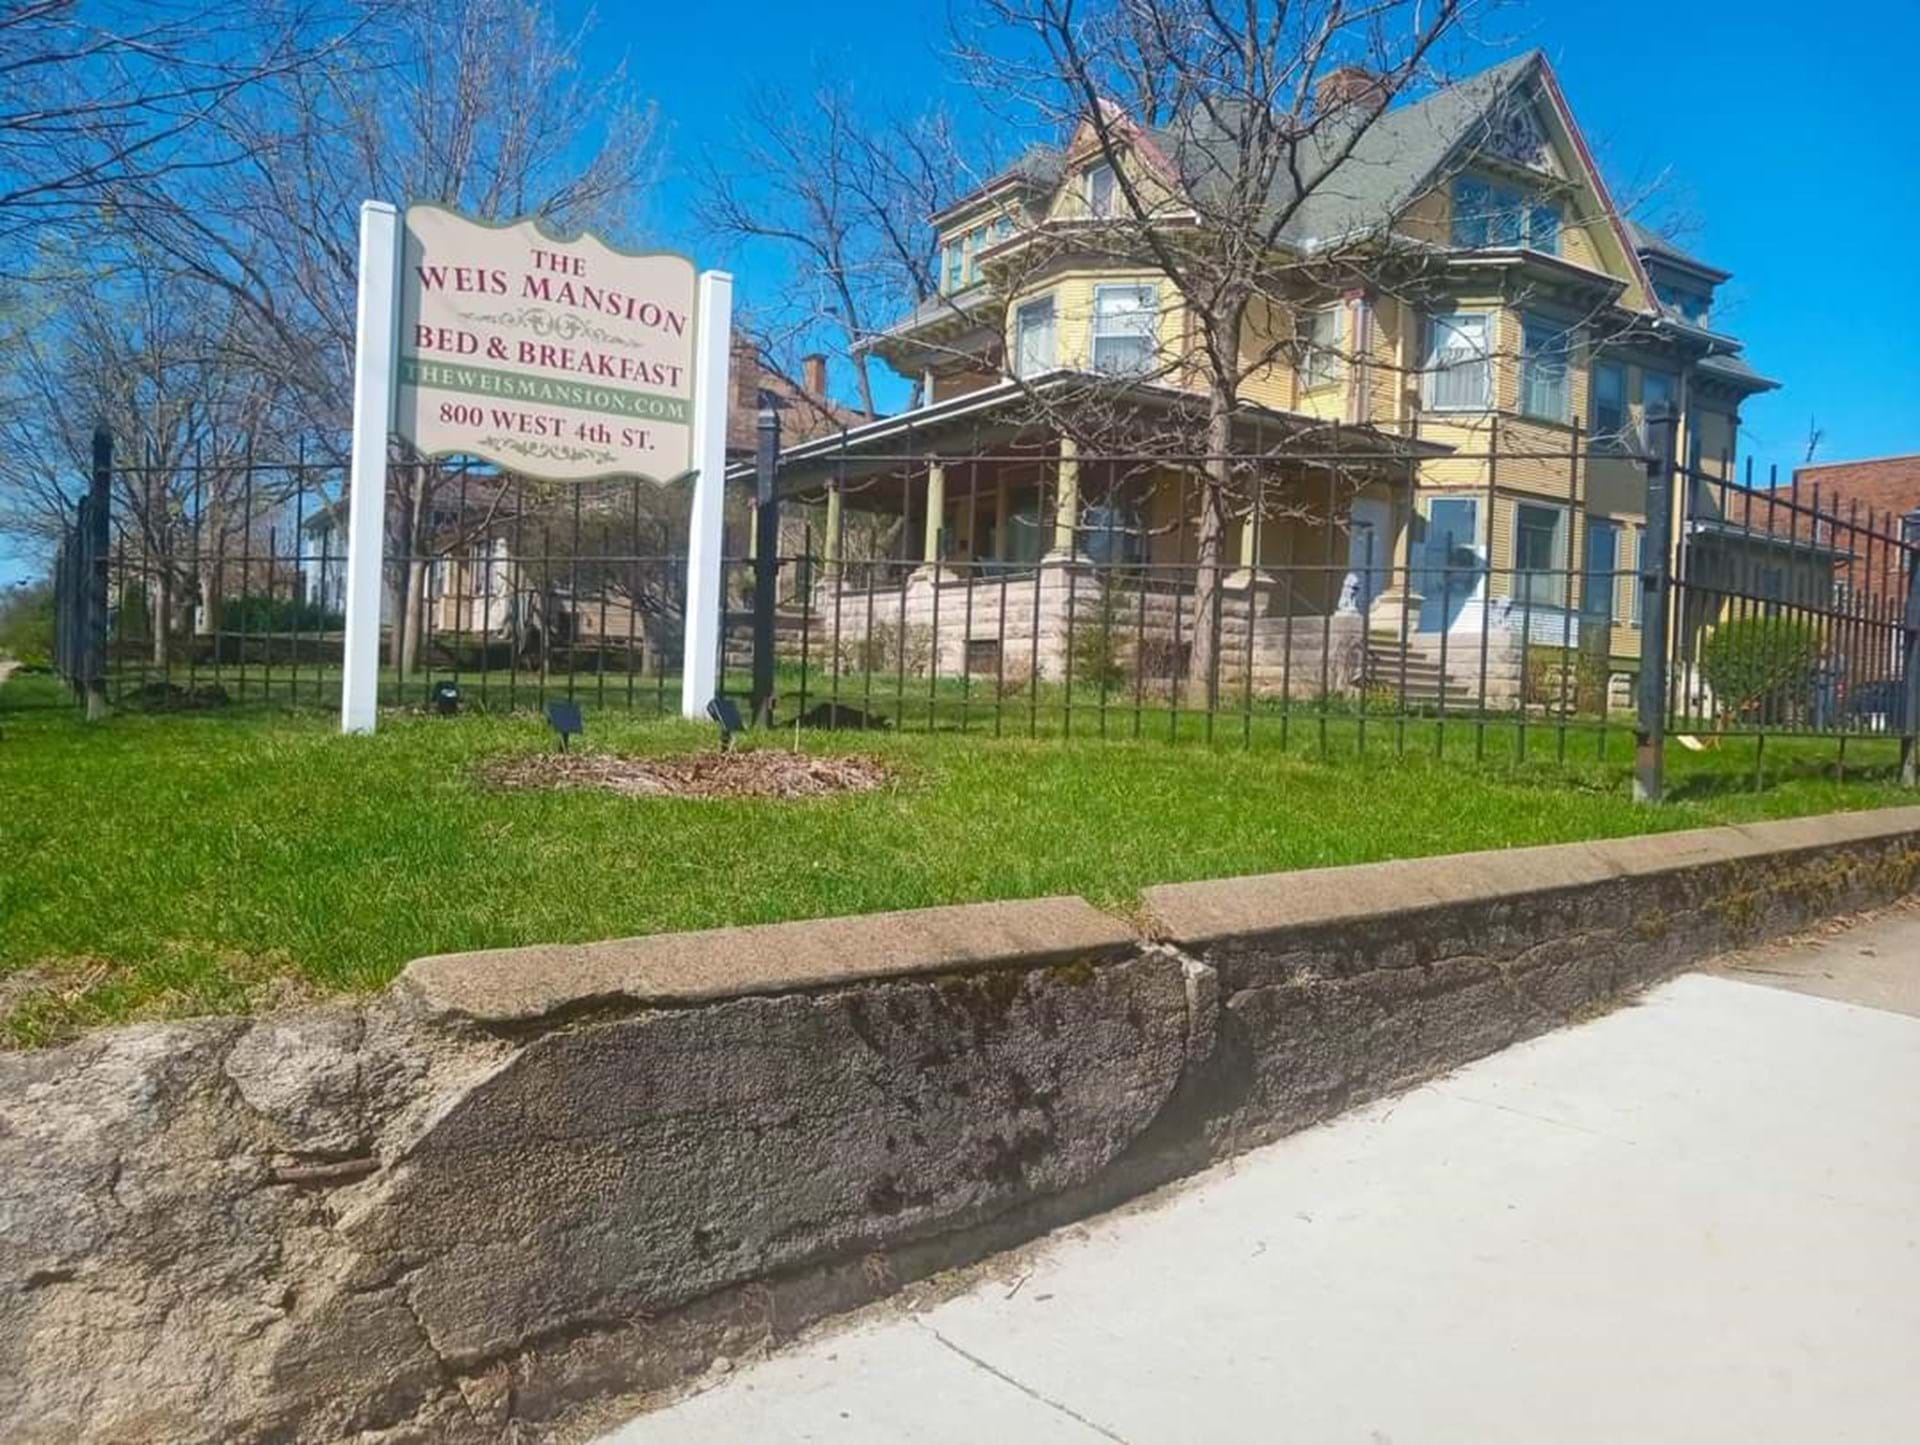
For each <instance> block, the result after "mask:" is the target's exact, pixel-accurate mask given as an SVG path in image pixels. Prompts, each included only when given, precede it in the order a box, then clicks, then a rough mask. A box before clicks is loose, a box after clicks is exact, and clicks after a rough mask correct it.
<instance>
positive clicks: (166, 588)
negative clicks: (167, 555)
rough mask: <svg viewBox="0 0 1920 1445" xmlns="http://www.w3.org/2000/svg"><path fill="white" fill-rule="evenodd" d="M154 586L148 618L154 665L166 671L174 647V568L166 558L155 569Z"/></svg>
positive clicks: (148, 606)
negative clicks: (151, 634) (151, 633)
mask: <svg viewBox="0 0 1920 1445" xmlns="http://www.w3.org/2000/svg"><path fill="white" fill-rule="evenodd" d="M152 588H153V596H152V598H151V599H149V601H148V603H147V620H148V626H149V627H150V628H151V629H152V631H153V665H154V666H155V667H157V668H159V669H160V670H162V671H163V672H164V671H165V670H166V667H167V663H168V661H169V660H170V658H171V656H172V649H173V568H172V566H171V565H169V564H168V563H167V562H165V561H164V560H163V561H162V562H161V564H160V565H159V566H158V567H156V568H154V569H153V582H152Z"/></svg>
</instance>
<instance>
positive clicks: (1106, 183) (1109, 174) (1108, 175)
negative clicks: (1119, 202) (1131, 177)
mask: <svg viewBox="0 0 1920 1445" xmlns="http://www.w3.org/2000/svg"><path fill="white" fill-rule="evenodd" d="M1085 180H1086V187H1087V214H1088V215H1089V216H1092V217H1094V218H1095V219H1096V220H1105V219H1107V218H1108V217H1109V216H1111V215H1113V198H1114V181H1113V167H1112V166H1110V165H1107V164H1106V163H1105V162H1104V161H1103V162H1101V163H1100V164H1099V165H1092V166H1088V167H1087V170H1086V176H1085Z"/></svg>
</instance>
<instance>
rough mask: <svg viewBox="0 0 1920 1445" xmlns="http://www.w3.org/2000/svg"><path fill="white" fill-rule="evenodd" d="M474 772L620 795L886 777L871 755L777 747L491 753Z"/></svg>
mask: <svg viewBox="0 0 1920 1445" xmlns="http://www.w3.org/2000/svg"><path fill="white" fill-rule="evenodd" d="M481 777H482V779H483V780H484V781H485V782H486V783H488V784H489V785H490V786H492V787H496V788H508V789H527V788H568V789H581V788H597V789H599V790H601V791H603V792H608V793H618V794H620V795H621V796H622V797H627V798H824V797H828V796H831V795H833V794H835V793H867V792H872V791H873V790H874V789H875V788H880V787H884V786H885V785H886V784H887V783H889V782H891V781H892V780H893V774H892V773H891V772H890V771H889V770H888V769H887V768H886V767H884V766H883V765H881V764H880V763H878V762H875V761H874V760H873V759H872V758H860V757H814V756H810V755H809V754H807V753H791V752H784V751H781V750H779V749H777V748H753V749H750V750H748V751H746V752H737V753H717V752H716V753H682V754H679V755H677V756H673V757H658V758H621V757H614V756H611V755H610V754H606V753H535V754H531V755H528V756H524V757H514V758H497V759H495V760H494V761H493V762H491V763H488V764H486V765H485V766H484V767H483V768H482V769H481Z"/></svg>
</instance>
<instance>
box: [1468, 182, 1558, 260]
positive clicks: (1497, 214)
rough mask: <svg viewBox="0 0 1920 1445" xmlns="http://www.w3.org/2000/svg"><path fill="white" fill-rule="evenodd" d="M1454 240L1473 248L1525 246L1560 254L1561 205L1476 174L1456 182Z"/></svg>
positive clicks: (1473, 249)
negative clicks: (1481, 177)
mask: <svg viewBox="0 0 1920 1445" xmlns="http://www.w3.org/2000/svg"><path fill="white" fill-rule="evenodd" d="M1453 244H1454V245H1456V246H1460V247H1463V248H1465V249H1467V250H1470V251H1482V250H1486V249H1488V248H1490V247H1518V246H1526V247H1529V248H1530V249H1532V250H1535V251H1542V252H1545V253H1546V254H1547V255H1549V256H1557V255H1559V254H1560V207H1559V206H1558V205H1557V204H1555V203H1554V202H1552V201H1543V200H1540V199H1539V198H1538V197H1535V196H1529V195H1528V194H1526V193H1525V192H1523V191H1521V190H1519V189H1518V188H1516V187H1513V186H1501V185H1495V184H1494V183H1493V182H1492V181H1483V180H1480V179H1479V178H1477V177H1475V176H1458V177H1456V178H1455V179H1454V182H1453Z"/></svg>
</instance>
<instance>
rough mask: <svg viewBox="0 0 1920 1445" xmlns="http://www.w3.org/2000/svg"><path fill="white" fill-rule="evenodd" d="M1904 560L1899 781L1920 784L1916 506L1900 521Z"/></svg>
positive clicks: (1919, 531) (1919, 523) (1919, 529)
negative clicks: (1905, 604) (1904, 589)
mask: <svg viewBox="0 0 1920 1445" xmlns="http://www.w3.org/2000/svg"><path fill="white" fill-rule="evenodd" d="M1900 541H1901V544H1902V546H1901V550H1902V551H1903V552H1905V553H1906V562H1907V611H1906V618H1905V627H1904V632H1905V636H1904V637H1903V639H1902V641H1903V642H1904V643H1905V648H1904V652H1905V657H1904V659H1903V660H1904V662H1905V664H1906V666H1905V669H1904V671H1902V673H1901V675H1900V700H1901V710H1900V784H1901V786H1902V787H1907V788H1912V787H1920V510H1917V511H1914V512H1909V513H1908V514H1907V515H1906V516H1905V517H1903V518H1901V521H1900Z"/></svg>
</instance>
